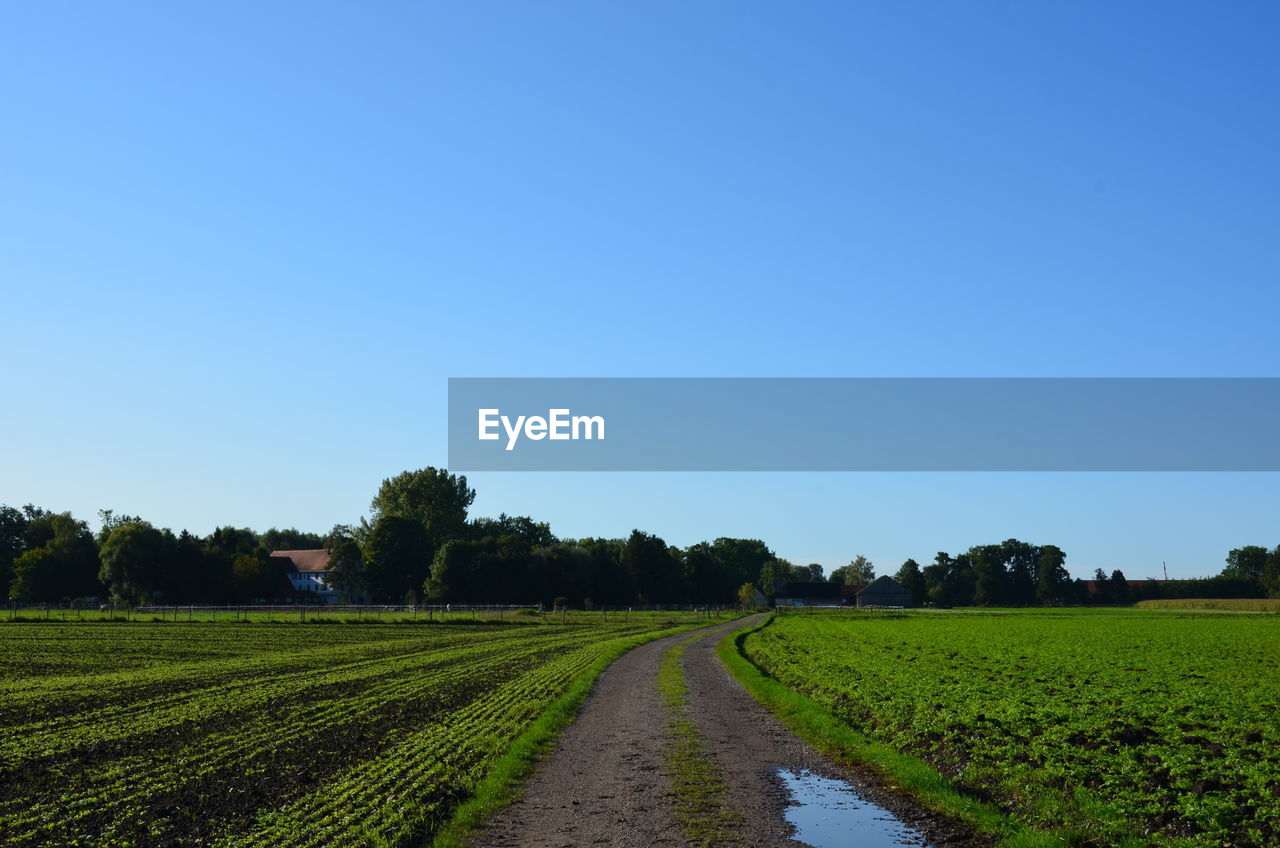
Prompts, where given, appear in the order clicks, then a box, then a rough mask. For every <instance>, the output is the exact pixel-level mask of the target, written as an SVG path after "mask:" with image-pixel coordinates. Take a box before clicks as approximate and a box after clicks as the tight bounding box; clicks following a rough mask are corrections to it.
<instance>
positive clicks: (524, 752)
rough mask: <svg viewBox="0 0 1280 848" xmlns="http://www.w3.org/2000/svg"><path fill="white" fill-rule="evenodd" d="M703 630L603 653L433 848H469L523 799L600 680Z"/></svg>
mask: <svg viewBox="0 0 1280 848" xmlns="http://www.w3.org/2000/svg"><path fill="white" fill-rule="evenodd" d="M697 626H705V622H689V623H687V624H684V625H681V626H678V627H673V628H670V629H667V630H662V631H658V632H656V633H646V634H643V635H641V636H637V637H635V638H634V639H630V640H628V641H626V642H623V643H622V644H620V645H618V646H617V647H616V648H614V649H613V650H611V651H609V652H608V653H606V654H604V655H602V656H601V657H600V658H599V659H598V660H597V661H596V662H595V663H594V664H593V665H592V666H591V667H590V668H588V669H587V670H586V671H585V672H583V674H582V675H580V676H579V677H578V679H577V680H575V681H574V682H573V685H571V686H570V687H569V689H568V690H567V691H566V692H565V693H564V694H563V695H561V696H560V698H558V699H557V700H556V701H554V702H553V703H552V704H551V706H549V707H548V708H547V710H546V712H544V713H543V714H542V715H541V716H540V717H539V718H538V719H537V721H535V722H534V723H533V724H532V725H530V726H529V728H528V729H527V730H525V731H524V732H523V733H522V734H520V735H519V736H517V737H516V738H515V740H514V741H513V742H512V743H511V747H510V749H508V751H507V753H506V754H504V755H503V756H502V758H501V759H499V760H498V761H497V762H495V763H494V764H493V766H492V768H491V769H490V770H489V772H488V773H487V774H486V775H485V776H484V777H483V778H482V779H481V780H480V782H479V783H477V784H476V785H475V786H474V788H473V789H472V791H471V793H470V796H469V797H468V798H467V800H465V801H463V802H462V803H460V804H459V805H458V806H456V807H455V808H454V809H453V812H452V814H451V815H450V816H449V818H448V820H447V821H446V822H445V823H444V824H443V825H442V826H441V828H440V830H439V831H438V832H437V833H436V835H435V837H434V838H433V839H432V840H431V846H432V848H463V846H465V845H466V842H467V839H468V838H469V837H470V835H471V834H472V833H473V832H474V831H475V830H476V828H477V827H479V825H480V824H481V823H482V822H484V821H485V820H486V819H488V818H490V817H491V816H493V815H494V814H495V813H497V812H498V810H500V809H502V808H503V807H505V806H507V805H508V804H510V803H511V802H512V801H514V800H515V799H516V798H518V797H519V794H520V785H521V783H522V782H523V781H524V779H525V778H527V777H528V776H529V774H530V773H531V772H532V771H533V769H534V766H535V765H536V764H537V761H538V760H539V758H541V757H542V756H543V755H544V754H546V753H547V752H548V751H549V750H550V749H551V747H552V745H553V744H554V743H555V741H556V739H557V738H559V736H560V734H561V733H562V732H563V731H564V729H565V728H566V727H568V726H569V725H570V724H571V723H572V722H573V720H574V718H576V717H577V715H578V711H579V710H580V709H581V708H582V704H583V702H584V701H585V700H586V699H587V695H588V694H590V692H591V687H592V686H594V685H595V681H596V678H597V677H599V676H600V673H601V672H603V671H604V670H605V669H606V668H608V667H609V665H610V664H611V663H613V661H614V660H616V659H618V657H620V656H622V655H623V654H625V653H626V652H627V651H629V650H631V649H632V648H636V647H639V646H640V645H643V644H645V643H646V642H651V641H653V640H655V639H661V638H663V637H664V636H671V635H673V634H676V633H681V632H684V631H687V630H689V629H690V628H692V627H697Z"/></svg>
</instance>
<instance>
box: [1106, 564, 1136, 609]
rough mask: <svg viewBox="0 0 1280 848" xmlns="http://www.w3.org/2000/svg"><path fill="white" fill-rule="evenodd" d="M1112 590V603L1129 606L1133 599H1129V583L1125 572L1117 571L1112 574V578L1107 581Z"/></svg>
mask: <svg viewBox="0 0 1280 848" xmlns="http://www.w3.org/2000/svg"><path fill="white" fill-rule="evenodd" d="M1107 584H1108V588H1109V590H1110V592H1109V594H1110V595H1111V602H1112V603H1115V604H1127V603H1129V602H1130V601H1131V600H1132V599H1131V598H1130V597H1129V581H1128V580H1126V579H1125V576H1124V572H1123V571H1121V570H1120V569H1118V568H1117V569H1116V570H1115V571H1113V572H1111V577H1110V578H1109V579H1108V580H1107Z"/></svg>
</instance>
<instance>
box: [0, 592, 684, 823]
mask: <svg viewBox="0 0 1280 848" xmlns="http://www.w3.org/2000/svg"><path fill="white" fill-rule="evenodd" d="M690 623H692V621H691V622H690ZM670 625H671V622H670V621H667V620H666V619H663V618H661V617H657V616H646V617H644V618H643V620H641V621H639V622H637V621H635V620H632V621H631V622H629V623H624V622H621V621H618V622H610V623H608V624H605V623H599V624H594V625H582V624H579V625H572V624H571V625H568V626H562V625H556V624H547V623H543V624H525V625H506V626H501V625H470V626H451V625H438V624H437V625H419V626H416V627H415V626H413V625H390V624H364V625H342V624H325V625H321V624H296V623H295V624H281V623H276V624H266V623H241V624H234V623H229V622H228V623H204V624H200V623H196V624H187V623H185V622H179V623H172V622H171V623H166V624H159V623H150V622H148V623H145V624H140V623H134V624H128V623H123V622H121V623H80V624H77V623H68V624H59V623H56V622H52V623H49V624H24V623H14V624H8V623H5V624H3V625H0V845H5V846H50V845H59V846H77V845H78V846H138V848H142V846H161V845H165V846H177V845H190V846H196V845H200V846H221V847H222V848H230V847H231V846H248V845H254V846H262V845H271V846H280V848H287V846H299V848H301V846H316V848H320V846H324V848H337V847H338V846H399V845H415V844H422V843H425V842H429V841H430V837H431V834H432V833H433V832H434V831H435V830H436V829H437V828H438V827H439V826H440V824H441V823H442V822H443V821H444V820H445V819H446V818H447V817H448V815H449V813H450V811H451V810H452V809H453V807H454V806H455V805H456V804H457V803H458V802H459V801H460V800H461V799H463V798H465V797H467V795H468V794H469V793H470V791H471V789H472V788H473V787H474V786H475V785H476V784H477V782H478V781H479V780H480V779H481V778H482V777H483V776H484V775H485V774H486V772H487V770H488V769H489V768H490V767H491V766H492V764H493V763H494V762H495V761H496V760H498V759H499V758H500V757H501V756H502V755H503V754H504V753H505V752H506V751H507V750H508V748H509V747H510V745H511V742H512V740H513V739H514V738H515V737H516V736H517V735H519V734H520V733H522V732H523V731H524V730H525V729H526V728H528V727H529V726H530V725H531V724H532V723H533V722H534V721H535V720H536V719H537V718H538V716H539V715H540V714H541V713H542V712H543V711H544V710H545V709H546V708H547V707H548V705H549V704H551V703H552V702H553V701H555V700H556V699H557V698H558V697H559V696H561V695H562V694H563V693H564V692H565V691H566V690H567V689H568V688H569V686H570V685H571V683H572V682H573V681H574V680H575V679H576V678H578V677H579V676H581V675H583V674H584V673H586V672H587V671H588V670H589V669H590V667H591V666H592V665H593V664H594V663H596V662H597V661H598V660H599V659H600V658H601V657H604V656H607V655H609V654H610V652H616V651H617V650H618V649H619V648H620V647H621V646H623V645H625V644H629V643H632V642H635V641H638V640H642V639H644V638H646V637H648V636H651V635H653V634H655V633H657V632H659V631H661V630H663V629H664V628H669V627H670Z"/></svg>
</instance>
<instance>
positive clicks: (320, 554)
mask: <svg viewBox="0 0 1280 848" xmlns="http://www.w3.org/2000/svg"><path fill="white" fill-rule="evenodd" d="M329 553H330V551H329V549H328V548H318V549H316V550H310V551H272V552H271V564H272V565H273V566H274V567H275V568H276V569H277V570H278V571H279V573H280V574H281V575H282V576H283V577H284V578H285V579H286V580H287V581H288V584H289V595H290V596H291V597H294V598H299V597H301V598H305V599H307V600H309V601H312V602H316V601H319V602H320V603H326V604H327V603H332V602H333V601H334V600H335V599H336V593H335V592H334V591H333V589H332V588H330V586H329V584H328V582H327V580H326V577H327V576H328V570H329Z"/></svg>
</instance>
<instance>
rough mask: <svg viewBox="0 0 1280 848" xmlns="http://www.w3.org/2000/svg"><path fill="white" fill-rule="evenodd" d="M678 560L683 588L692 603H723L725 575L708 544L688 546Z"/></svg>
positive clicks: (699, 543)
mask: <svg viewBox="0 0 1280 848" xmlns="http://www.w3.org/2000/svg"><path fill="white" fill-rule="evenodd" d="M680 560H681V564H682V565H683V567H684V582H685V586H687V587H688V589H689V597H690V599H692V600H693V601H694V603H720V602H723V601H724V590H725V575H724V572H723V570H722V569H721V564H720V561H719V560H718V559H717V558H716V556H715V554H714V553H713V552H712V550H711V545H710V544H709V543H707V542H698V543H697V544H696V545H690V546H689V547H687V548H685V549H684V550H683V551H682V552H681V554H680Z"/></svg>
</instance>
